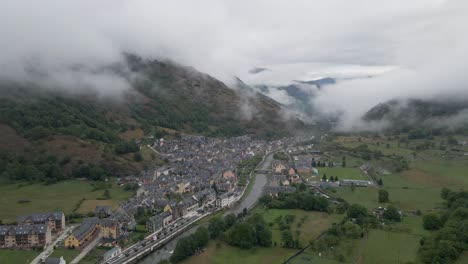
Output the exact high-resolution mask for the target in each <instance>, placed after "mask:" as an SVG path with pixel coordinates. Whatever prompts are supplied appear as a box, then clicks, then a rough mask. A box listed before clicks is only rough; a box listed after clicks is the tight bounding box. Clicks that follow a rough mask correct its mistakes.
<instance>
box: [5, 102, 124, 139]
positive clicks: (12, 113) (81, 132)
mask: <svg viewBox="0 0 468 264" xmlns="http://www.w3.org/2000/svg"><path fill="white" fill-rule="evenodd" d="M0 118H1V120H2V121H4V122H6V123H7V124H9V125H10V126H12V127H13V128H15V129H16V131H18V132H19V133H20V134H22V135H23V136H25V137H26V138H28V139H31V140H38V139H41V138H44V137H47V136H50V135H53V134H62V135H72V136H76V137H79V138H81V139H92V140H98V141H102V142H107V143H110V142H116V141H117V140H118V137H117V133H116V132H117V131H123V130H125V128H124V127H120V126H119V125H116V124H114V123H111V122H109V121H108V120H107V119H106V118H105V116H104V114H103V113H102V112H101V111H100V110H99V109H97V108H96V107H95V106H94V105H93V104H85V103H79V102H77V101H75V100H71V99H67V98H65V97H54V96H49V97H47V98H40V99H37V100H24V101H20V100H18V101H12V100H8V99H1V100H0Z"/></svg>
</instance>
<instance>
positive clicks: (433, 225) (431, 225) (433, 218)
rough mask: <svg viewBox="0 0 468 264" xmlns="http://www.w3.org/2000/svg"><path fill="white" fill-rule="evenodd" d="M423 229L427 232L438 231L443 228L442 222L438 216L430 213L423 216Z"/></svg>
mask: <svg viewBox="0 0 468 264" xmlns="http://www.w3.org/2000/svg"><path fill="white" fill-rule="evenodd" d="M423 227H424V229H426V230H438V229H440V228H441V227H442V221H441V220H440V218H439V216H438V215H437V214H434V213H429V214H426V215H424V216H423Z"/></svg>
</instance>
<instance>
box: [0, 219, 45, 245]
mask: <svg viewBox="0 0 468 264" xmlns="http://www.w3.org/2000/svg"><path fill="white" fill-rule="evenodd" d="M51 241H52V231H51V228H50V226H49V225H47V224H27V225H25V224H21V225H2V226H0V248H32V247H44V246H46V245H48V244H50V242H51Z"/></svg>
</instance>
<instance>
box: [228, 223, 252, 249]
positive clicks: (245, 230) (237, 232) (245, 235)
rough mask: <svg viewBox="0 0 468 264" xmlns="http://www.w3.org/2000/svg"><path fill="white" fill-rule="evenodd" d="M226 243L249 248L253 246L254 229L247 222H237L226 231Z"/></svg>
mask: <svg viewBox="0 0 468 264" xmlns="http://www.w3.org/2000/svg"><path fill="white" fill-rule="evenodd" d="M227 240H228V243H229V244H230V245H232V246H237V247H240V248H242V249H250V248H252V247H253V246H255V242H256V236H255V231H254V230H253V229H252V228H251V226H250V225H249V224H246V223H237V224H235V225H234V226H233V227H232V228H231V229H229V231H228V232H227Z"/></svg>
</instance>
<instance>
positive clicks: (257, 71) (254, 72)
mask: <svg viewBox="0 0 468 264" xmlns="http://www.w3.org/2000/svg"><path fill="white" fill-rule="evenodd" d="M263 71H269V69H267V68H258V67H255V68H252V69H250V70H249V73H250V74H257V73H261V72H263Z"/></svg>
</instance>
